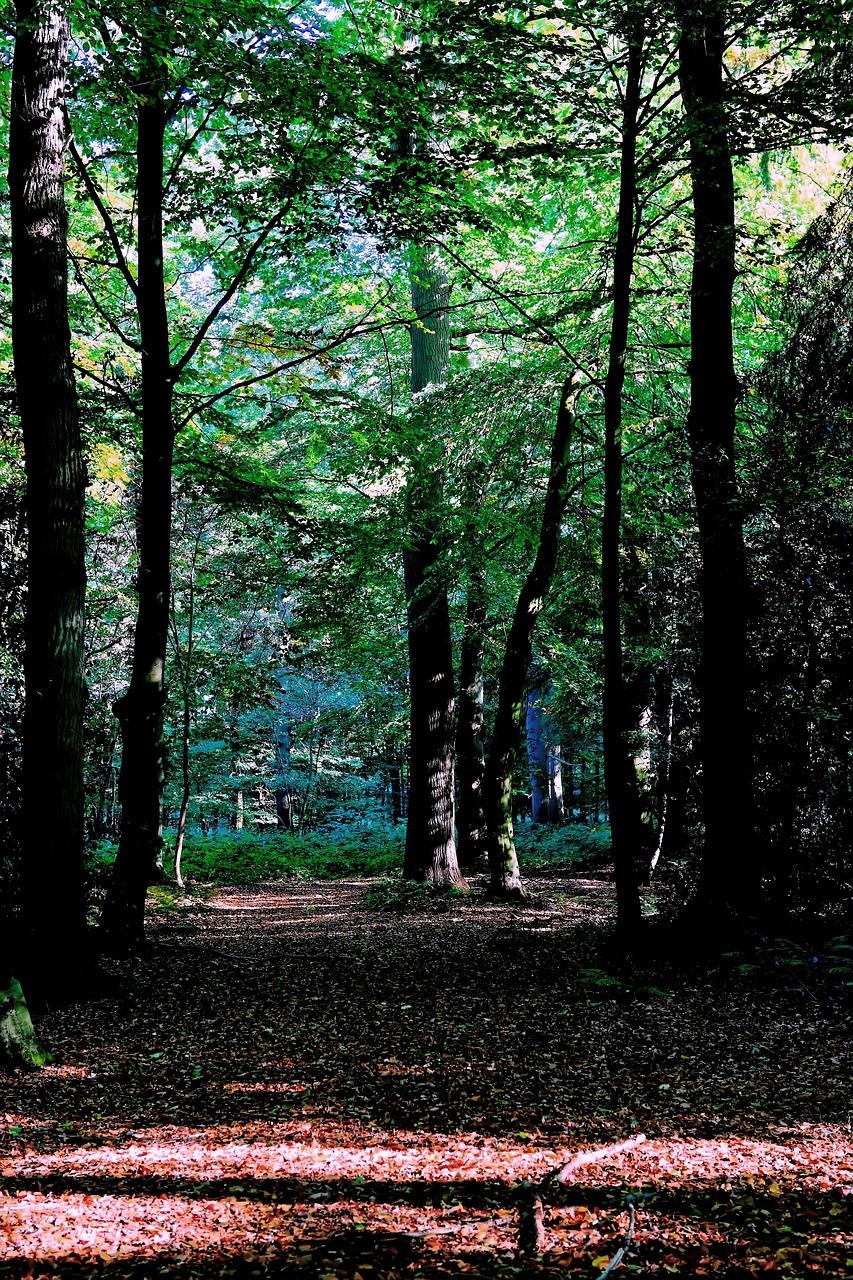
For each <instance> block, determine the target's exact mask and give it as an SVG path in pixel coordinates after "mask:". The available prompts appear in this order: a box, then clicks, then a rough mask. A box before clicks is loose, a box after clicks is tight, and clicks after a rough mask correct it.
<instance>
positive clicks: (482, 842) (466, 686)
mask: <svg viewBox="0 0 853 1280" xmlns="http://www.w3.org/2000/svg"><path fill="white" fill-rule="evenodd" d="M485 628H486V585H485V582H484V581H483V575H482V573H481V572H480V570H479V568H474V569H472V571H471V581H470V583H469V586H468V600H467V604H466V609H465V630H464V632H463V635H462V652H461V657H460V663H459V709H458V713H457V723H456V773H457V782H458V787H457V791H458V796H459V799H458V804H457V813H456V828H457V831H458V836H459V839H458V855H459V862H460V864H461V866H463V867H464V868H465V870H466V871H467V870H473V869H474V868H476V867H477V865H478V864H479V863H480V861H481V860H482V859H483V858H484V857H485V855H486V822H485V817H484V814H483V775H484V773H485V768H486V756H485V747H484V742H483V647H484V638H485Z"/></svg>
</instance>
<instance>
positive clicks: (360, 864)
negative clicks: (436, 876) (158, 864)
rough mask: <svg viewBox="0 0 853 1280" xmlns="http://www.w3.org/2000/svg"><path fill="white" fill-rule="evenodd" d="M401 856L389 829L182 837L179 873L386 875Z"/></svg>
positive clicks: (239, 877)
mask: <svg viewBox="0 0 853 1280" xmlns="http://www.w3.org/2000/svg"><path fill="white" fill-rule="evenodd" d="M402 857H403V852H402V836H401V834H397V833H395V832H394V831H393V829H392V828H388V829H387V830H385V831H382V832H380V831H376V832H374V833H373V834H372V835H370V834H365V833H360V832H359V831H358V830H357V829H356V830H355V831H353V830H352V829H351V828H350V829H347V828H343V827H342V828H338V829H337V830H332V831H326V832H321V831H314V832H311V833H309V834H307V835H297V834H291V833H284V832H282V833H280V834H279V833H273V834H270V835H266V834H261V833H258V832H253V831H242V832H239V831H234V832H229V833H227V834H224V835H210V836H202V835H188V836H187V838H186V841H185V844H184V851H183V873H184V878H185V879H189V880H191V881H192V880H195V881H202V882H212V883H216V884H243V883H246V882H250V881H254V880H275V879H278V878H280V877H283V876H289V877H299V878H305V879H309V878H319V879H337V878H341V877H346V876H376V875H387V874H388V872H389V871H392V870H394V869H395V868H397V867H398V866H400V865H401V863H402ZM167 868H168V855H167Z"/></svg>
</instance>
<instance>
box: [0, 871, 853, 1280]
mask: <svg viewBox="0 0 853 1280" xmlns="http://www.w3.org/2000/svg"><path fill="white" fill-rule="evenodd" d="M367 887H368V886H367V884H366V883H365V882H358V881H352V882H345V883H319V882H287V883H282V884H276V885H263V886H257V887H252V888H250V889H247V888H245V887H243V888H229V889H220V890H217V891H216V892H215V893H214V894H213V895H212V896H211V897H210V898H209V900H207V901H199V900H192V901H191V902H190V903H189V904H187V906H186V907H180V908H178V909H169V910H166V909H163V908H162V907H160V908H158V909H155V910H154V911H153V912H152V917H151V935H150V936H151V946H150V948H149V951H148V953H147V954H146V956H145V957H144V958H143V959H141V960H139V961H135V962H132V963H131V964H128V965H125V966H122V967H121V969H120V972H117V975H116V976H117V978H120V979H121V982H122V984H123V990H122V993H121V994H120V995H113V996H111V997H110V998H108V999H102V1000H98V1001H94V1002H92V1003H90V1004H87V1005H85V1006H80V1007H77V1008H74V1009H69V1010H58V1011H55V1012H53V1013H51V1014H49V1015H48V1016H47V1017H46V1018H45V1019H44V1020H43V1024H42V1034H43V1038H44V1040H45V1042H46V1044H47V1047H48V1048H49V1049H50V1050H51V1051H52V1052H53V1053H54V1055H55V1063H54V1065H52V1066H51V1067H49V1068H47V1069H46V1070H45V1071H44V1072H42V1073H40V1074H38V1075H17V1076H13V1077H11V1078H10V1079H8V1080H4V1081H3V1082H2V1083H0V1088H3V1089H4V1096H3V1099H2V1103H0V1116H2V1117H3V1118H4V1119H5V1124H4V1132H3V1136H2V1145H0V1156H1V1157H2V1158H0V1176H2V1178H3V1188H4V1190H3V1194H2V1195H0V1272H2V1273H3V1274H15V1275H32V1276H39V1275H42V1274H55V1273H57V1272H59V1273H62V1274H68V1275H74V1276H84V1275H85V1276H89V1275H95V1274H97V1275H98V1276H107V1277H122V1276H134V1277H140V1280H141V1277H143V1276H145V1277H153V1276H156V1275H161V1274H166V1273H168V1274H170V1275H174V1274H176V1273H177V1274H182V1275H183V1274H185V1275H186V1276H187V1277H189V1276H190V1275H192V1276H205V1277H207V1276H210V1277H226V1276H233V1275H241V1276H242V1275H246V1276H249V1275H261V1274H262V1275H267V1274H268V1275H277V1276H278V1275H304V1276H312V1277H315V1276H316V1277H322V1278H323V1280H331V1278H332V1277H347V1280H352V1278H353V1277H358V1276H360V1277H361V1280H371V1278H374V1280H394V1278H395V1277H400V1278H401V1280H402V1277H406V1278H407V1280H408V1277H415V1276H418V1275H430V1276H432V1275H436V1276H437V1275H456V1274H460V1273H465V1272H467V1273H469V1274H476V1275H491V1274H501V1275H503V1274H506V1275H511V1274H515V1275H517V1274H523V1275H531V1276H532V1275H537V1274H543V1275H565V1274H567V1273H578V1274H584V1275H595V1274H597V1273H598V1272H600V1271H601V1270H602V1269H603V1268H604V1267H606V1265H607V1263H608V1261H609V1259H610V1257H611V1256H612V1254H613V1252H615V1250H616V1248H617V1247H618V1245H619V1243H620V1240H621V1239H622V1236H623V1234H624V1229H625V1226H626V1223H627V1214H626V1203H627V1202H626V1195H627V1194H629V1193H631V1192H633V1193H635V1194H640V1195H641V1196H642V1198H641V1199H640V1200H638V1201H637V1205H638V1225H637V1232H636V1238H635V1240H636V1247H635V1249H634V1250H633V1251H632V1253H631V1254H630V1255H629V1257H628V1259H627V1264H628V1268H629V1270H630V1269H631V1268H633V1269H634V1270H636V1271H637V1272H638V1273H641V1274H656V1273H660V1274H681V1275H684V1276H688V1275H689V1276H693V1275H703V1274H714V1273H722V1274H725V1275H727V1276H729V1275H733V1276H735V1275H749V1276H753V1275H759V1274H763V1273H764V1272H766V1271H771V1272H773V1271H776V1272H777V1273H779V1274H782V1275H788V1276H804V1275H807V1274H815V1275H833V1274H849V1268H848V1269H847V1270H845V1262H846V1259H847V1257H849V1256H850V1253H851V1248H850V1246H851V1244H853V1214H851V1208H853V1195H851V1194H850V1193H851V1192H853V1151H851V1133H850V1126H851V1121H853V1115H851V1110H853V1102H851V1095H850V1088H849V1082H850V1080H851V1078H853V1071H851V1065H853V1061H852V1060H851V1052H850V1040H849V1032H850V1021H849V1018H848V1017H847V1016H845V1015H844V1014H842V1013H839V1012H838V1011H836V1010H834V1009H833V1008H832V1006H829V1005H826V1004H824V1003H822V1002H821V1001H820V1000H818V999H814V1000H811V999H809V1000H806V1001H802V1000H801V1001H800V1004H798V1003H797V997H795V995H794V994H792V993H790V992H786V991H778V992H776V991H772V990H771V991H759V990H755V989H751V988H749V987H748V986H746V985H744V983H743V981H742V980H740V979H737V978H731V979H729V980H727V981H726V982H724V983H723V984H722V985H717V986H712V985H711V984H710V983H708V982H702V983H699V982H687V983H685V982H683V981H681V980H678V979H677V976H673V975H670V977H669V980H668V979H667V977H666V975H664V976H663V977H661V976H658V977H657V978H656V979H654V981H652V980H650V979H649V978H648V976H647V975H646V976H645V977H641V976H637V975H633V976H632V975H631V974H630V973H622V974H621V975H619V976H618V977H617V978H616V979H615V981H616V983H617V985H615V986H613V985H604V984H605V983H606V982H610V983H612V982H613V981H614V978H613V975H612V973H610V972H608V973H604V971H603V970H602V968H601V961H600V960H597V959H596V951H595V945H594V935H593V933H592V931H591V930H590V929H589V928H588V927H585V926H588V925H591V924H595V923H598V922H600V921H601V920H602V918H604V917H605V916H606V915H607V913H608V912H609V911H610V909H611V900H612V887H611V885H610V883H609V881H608V879H607V878H606V877H605V876H596V875H588V876H585V877H583V878H578V879H565V880H554V879H549V880H548V881H547V882H541V883H537V886H536V887H537V888H539V889H541V891H542V897H541V905H540V906H539V907H538V908H536V909H534V910H532V911H524V910H519V909H517V908H510V907H501V906H495V905H487V904H484V903H477V904H470V903H468V904H464V905H463V904H456V903H453V904H450V905H449V906H448V905H447V904H444V903H439V904H436V909H434V910H430V911H428V912H424V913H418V914H411V915H402V916H400V915H396V914H394V913H392V912H377V911H375V910H373V911H371V910H368V909H366V908H365V906H364V894H365V890H366V888H367ZM443 907H446V909H440V908H443ZM641 1130H642V1131H643V1132H644V1133H645V1134H646V1135H647V1138H648V1140H647V1142H646V1143H645V1144H643V1145H642V1146H640V1147H638V1148H637V1149H636V1150H635V1151H633V1152H631V1153H630V1154H623V1155H619V1156H615V1157H612V1158H611V1159H609V1160H606V1161H603V1162H599V1163H597V1164H595V1165H590V1166H587V1167H585V1168H584V1169H583V1170H582V1171H579V1174H578V1178H577V1179H576V1181H575V1183H574V1184H573V1185H572V1186H571V1187H568V1188H564V1189H562V1190H559V1191H556V1192H555V1194H554V1195H553V1196H552V1197H551V1204H552V1210H551V1212H550V1215H549V1218H548V1221H547V1231H548V1236H547V1242H546V1253H545V1254H544V1256H543V1257H542V1258H541V1259H540V1260H539V1261H536V1260H532V1261H527V1262H525V1263H523V1264H522V1263H520V1262H519V1259H518V1256H517V1254H516V1251H515V1242H516V1218H517V1215H516V1210H515V1204H516V1193H515V1191H514V1188H515V1187H516V1186H517V1185H518V1184H519V1183H520V1182H521V1180H522V1179H524V1178H527V1177H540V1176H541V1175H542V1174H544V1173H545V1172H546V1171H547V1170H548V1169H551V1168H553V1167H555V1166H556V1165H557V1164H559V1163H561V1162H562V1161H564V1160H566V1159H567V1158H568V1157H569V1155H571V1154H572V1153H573V1152H575V1151H578V1150H583V1149H586V1148H592V1147H597V1146H600V1145H602V1144H603V1143H612V1142H613V1141H615V1140H618V1139H620V1138H624V1137H627V1136H629V1135H630V1134H632V1133H633V1134H635V1133H637V1132H639V1131H641ZM30 1264H32V1265H30ZM622 1270H623V1271H624V1270H625V1267H624V1265H623V1268H622Z"/></svg>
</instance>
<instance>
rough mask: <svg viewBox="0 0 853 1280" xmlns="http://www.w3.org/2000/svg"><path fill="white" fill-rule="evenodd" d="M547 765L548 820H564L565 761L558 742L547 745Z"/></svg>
mask: <svg viewBox="0 0 853 1280" xmlns="http://www.w3.org/2000/svg"><path fill="white" fill-rule="evenodd" d="M546 765H547V769H548V821H549V822H562V821H563V818H564V817H565V816H566V810H565V806H564V803H563V761H562V758H561V751H560V747H559V746H558V745H556V744H554V745H550V744H549V745H548V746H547V757H546Z"/></svg>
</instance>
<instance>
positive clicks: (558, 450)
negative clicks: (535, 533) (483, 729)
mask: <svg viewBox="0 0 853 1280" xmlns="http://www.w3.org/2000/svg"><path fill="white" fill-rule="evenodd" d="M575 398H576V391H575V389H574V387H573V383H572V379H571V378H567V379H566V381H565V383H564V384H563V390H562V393H561V395H560V406H559V409H558V410H557V423H556V427H555V430H554V439H553V442H552V446H551V463H550V469H549V474H548V487H547V491H546V494H545V510H544V512H543V514H542V527H541V529H540V532H539V546H538V547H537V550H536V556H535V558H534V561H533V566H532V568H531V569H530V572H529V573H528V575H527V579H526V581H525V583H524V585H523V587H522V588H521V591H520V593H519V596H518V602H517V604H516V606H515V614H514V616H513V620H512V625H511V627H510V629H509V635H508V637H507V642H506V651H505V653H504V660H503V663H502V665H501V672H500V678H499V682H498V704H497V710H496V712H495V725H494V729H493V731H492V738H491V743H490V745H489V753H488V758H487V761H486V777H485V785H484V795H485V804H486V822H487V830H488V840H489V872H490V886H489V892H490V894H491V895H492V896H493V897H497V898H501V899H507V900H512V899H515V900H520V901H525V900H526V899H527V897H528V896H529V895H528V894H527V892H526V890H525V889H524V887H523V885H522V883H521V873H520V871H519V866H518V855H517V853H516V849H515V838H514V833H513V827H512V777H513V772H514V770H515V766H516V761H517V759H518V754H519V750H520V748H521V737H522V726H523V723H524V712H525V699H524V687H525V684H526V681H527V671H528V668H529V666H530V654H531V647H532V641H533V630H534V627H535V626H536V619H537V618H538V616H539V614H540V613H541V612H542V607H543V605H544V603H545V596H546V595H547V592H548V589H549V587H550V585H551V579H552V578H553V576H554V569H555V567H556V563H557V549H558V546H559V541H560V522H561V520H562V518H563V512H564V511H565V509H566V502H567V500H568V476H569V454H570V451H571V443H572V432H573V428H574V403H575Z"/></svg>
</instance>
